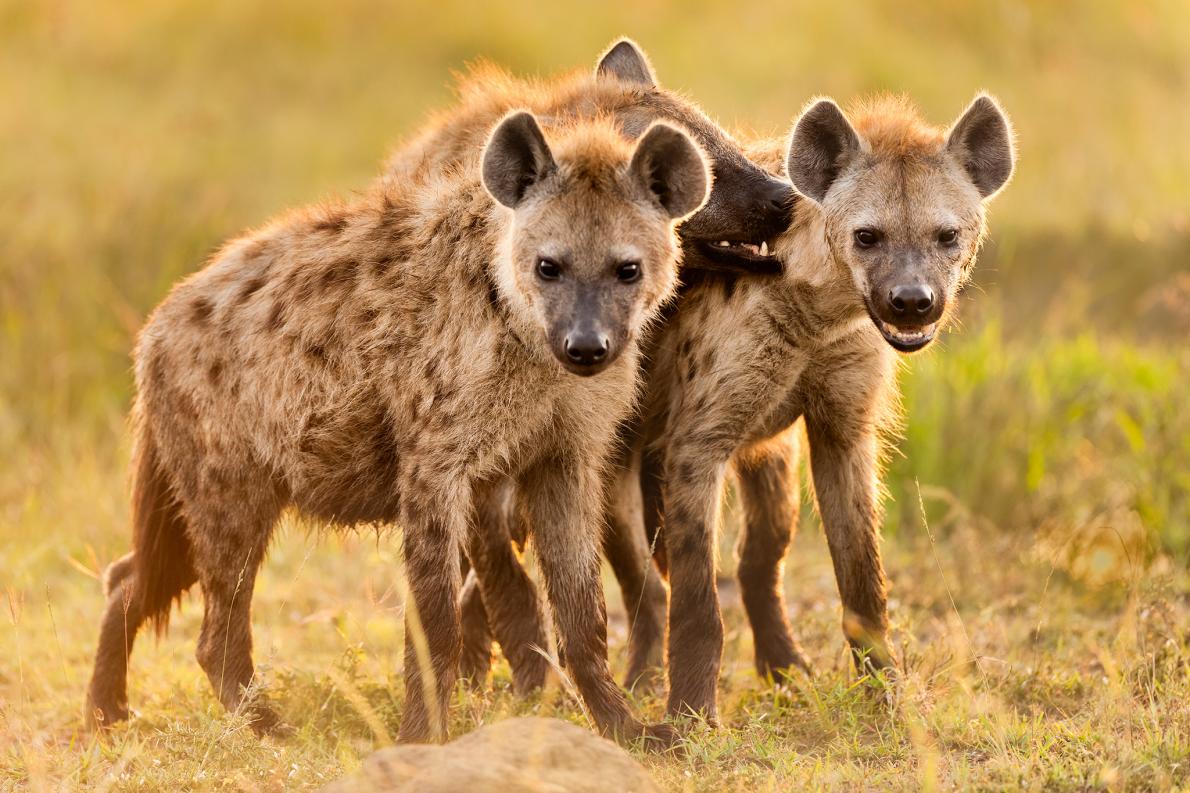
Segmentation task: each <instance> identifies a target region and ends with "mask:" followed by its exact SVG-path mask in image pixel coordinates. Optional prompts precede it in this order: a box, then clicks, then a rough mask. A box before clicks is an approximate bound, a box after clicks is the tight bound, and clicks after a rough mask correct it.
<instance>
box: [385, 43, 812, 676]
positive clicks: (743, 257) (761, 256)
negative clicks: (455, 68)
mask: <svg viewBox="0 0 1190 793" xmlns="http://www.w3.org/2000/svg"><path fill="white" fill-rule="evenodd" d="M458 93H459V101H458V103H457V104H456V105H455V106H454V107H452V108H450V109H449V110H447V111H445V112H443V113H442V114H441V115H440V116H439V117H438V118H437V119H436V120H435V121H434V122H432V123H431V124H429V125H427V127H426V128H425V129H423V130H422V131H421V132H420V133H419V134H418V135H417V136H415V137H414V138H413V139H412V140H410V141H409V142H408V143H406V144H405V145H404V146H402V147H401V148H400V149H399V150H398V151H397V152H395V153H394V155H393V157H392V158H391V159H390V160H389V163H388V167H387V169H386V174H385V178H386V179H392V180H395V181H397V182H402V183H408V182H409V181H417V180H422V179H433V178H436V177H437V175H438V174H441V173H443V172H448V171H449V170H451V169H453V168H457V167H459V165H460V163H464V162H466V161H467V160H468V159H469V158H472V157H474V155H475V152H476V151H477V150H478V147H479V146H481V145H482V143H483V139H482V132H481V131H482V130H483V129H484V128H485V127H486V126H487V125H489V124H491V123H492V122H493V121H494V120H495V119H497V118H499V117H500V116H501V115H502V114H504V113H506V112H507V111H508V110H509V109H510V108H513V107H527V108H529V109H530V110H532V111H533V112H535V113H537V114H538V115H539V116H540V117H541V118H543V119H544V121H543V123H546V124H549V123H556V122H562V123H565V122H566V121H568V120H572V119H575V118H592V117H599V116H606V117H607V118H609V119H611V120H612V121H613V122H614V123H615V124H616V125H617V127H619V128H620V129H621V130H622V131H623V132H624V134H625V135H627V136H628V137H636V136H638V135H639V134H641V132H643V131H644V130H645V129H647V128H648V126H649V125H650V124H651V123H653V122H654V121H656V120H669V121H674V122H677V123H678V124H679V125H680V126H681V127H682V128H683V129H686V130H687V131H689V132H690V134H691V135H692V136H693V137H694V138H695V140H697V141H698V143H699V144H701V146H702V147H703V149H704V150H705V152H706V154H707V157H708V159H709V160H710V163H711V169H712V171H713V172H714V174H715V179H714V184H713V186H712V189H711V195H710V198H708V200H707V203H706V204H705V205H704V206H703V207H702V208H701V209H700V210H699V211H698V212H696V213H695V214H694V215H693V216H692V217H690V218H689V219H687V220H686V221H685V222H684V223H683V224H682V226H681V229H680V232H679V235H680V237H681V241H682V249H683V261H682V266H683V269H685V270H690V269H699V270H713V271H730V272H738V273H745V274H772V273H776V272H779V271H780V264H779V262H777V260H776V259H775V257H774V256H773V255H772V253H771V251H770V249H769V248H770V245H771V244H772V241H773V240H775V238H776V237H777V235H778V234H780V233H781V232H782V231H784V230H785V229H786V228H787V227H788V225H789V221H790V218H791V208H792V205H793V196H794V193H793V189H792V187H791V186H790V185H789V183H788V182H786V181H784V180H782V179H779V178H777V177H775V176H773V175H772V174H769V173H767V172H766V171H765V170H764V169H762V168H760V167H758V166H757V165H756V164H754V163H752V162H750V161H749V160H748V159H747V158H746V157H745V156H744V155H743V153H742V152H741V150H740V146H739V144H738V143H736V142H735V141H734V140H733V139H732V138H731V137H730V136H729V135H728V134H727V133H726V132H724V131H723V130H722V129H721V128H720V127H719V126H718V125H717V124H715V123H714V122H712V121H711V120H710V119H709V118H707V116H706V115H705V114H704V113H703V112H702V111H701V110H700V109H699V108H698V107H697V106H696V105H695V104H694V103H692V102H690V101H689V100H688V99H686V98H684V97H682V96H681V95H679V94H677V93H675V92H673V91H669V90H666V89H665V88H664V87H662V86H660V85H658V82H657V78H656V77H655V76H654V73H653V69H652V67H651V66H650V65H649V62H648V59H647V57H646V56H645V54H644V53H643V52H642V51H641V49H640V48H639V47H638V46H637V45H636V44H634V43H633V42H631V41H629V40H627V39H622V40H620V41H617V42H615V43H614V44H612V46H611V47H609V48H608V50H607V51H606V52H605V53H604V54H603V55H602V56H601V57H600V58H599V59H598V61H597V63H596V66H595V68H594V70H593V71H591V72H585V73H573V74H568V75H562V76H558V77H552V78H550V79H547V80H541V81H530V80H523V79H518V78H516V77H513V76H511V75H509V74H508V73H506V72H504V71H502V70H500V69H499V68H497V67H495V66H491V65H481V66H477V67H475V68H474V69H472V70H471V72H469V73H468V74H467V75H465V76H464V77H463V78H462V79H461V80H460V83H459V86H458ZM508 493H509V491H508V488H507V487H501V488H498V489H496V490H494V491H493V492H492V494H491V496H492V502H493V503H492V504H491V505H490V506H485V507H483V508H481V510H480V512H481V515H482V516H484V517H482V518H481V519H482V520H485V522H487V523H488V525H489V527H490V530H489V531H486V532H482V533H479V534H477V535H475V537H474V539H475V540H476V544H473V545H472V546H471V547H470V548H469V549H468V557H469V558H470V561H471V562H472V563H473V565H474V568H475V570H476V572H477V573H481V572H482V574H481V575H470V576H469V577H468V578H467V580H466V583H465V585H464V596H463V614H464V619H465V622H466V624H467V626H468V630H467V632H466V639H467V640H466V641H465V643H464V649H463V657H462V658H463V661H462V668H463V672H464V674H466V675H467V676H468V677H472V678H480V677H482V676H483V675H484V674H485V673H486V672H487V670H488V668H489V666H490V662H491V654H490V649H491V645H492V640H493V638H494V639H495V640H497V641H498V642H499V643H500V645H501V647H502V649H503V650H504V653H505V655H506V656H508V658H509V661H510V663H511V665H512V668H513V684H514V686H515V688H516V689H517V690H518V691H525V690H528V689H531V688H534V687H536V686H539V685H541V683H542V682H544V680H545V675H546V672H547V670H548V664H547V662H546V659H545V658H543V657H542V656H541V654H540V653H538V652H537V651H536V649H535V648H537V647H540V646H544V645H545V644H547V638H546V630H545V627H544V618H543V616H542V614H541V609H540V604H539V602H538V601H537V600H536V598H535V596H534V590H533V587H532V585H531V583H530V582H529V579H528V578H527V577H526V575H525V573H524V571H523V569H522V568H521V565H520V563H519V561H518V559H517V556H516V554H515V553H514V552H513V548H512V545H511V543H510V542H509V538H510V536H511V535H519V536H523V533H524V528H525V527H524V522H523V520H520V519H516V516H514V515H511V513H507V512H503V511H502V507H501V505H502V504H504V503H505V502H506V501H507V496H508ZM619 505H620V502H619V501H617V502H615V506H617V507H619ZM605 521H606V522H607V523H608V524H611V525H612V526H613V527H616V528H613V530H612V531H609V532H608V534H607V537H608V539H609V540H610V541H611V542H610V543H609V545H608V546H607V548H606V549H605V550H606V552H607V557H608V559H609V560H610V561H611V563H612V567H613V569H614V570H615V573H616V577H617V578H618V579H619V581H620V584H621V588H622V590H623V593H624V599H625V601H627V602H630V603H634V604H635V603H641V602H643V601H648V604H649V605H648V606H647V607H641V608H634V609H632V610H630V612H629V619H630V636H631V639H630V655H631V661H630V664H629V673H628V679H629V680H636V678H637V677H638V676H640V675H641V674H642V673H644V672H645V671H646V670H648V669H649V668H650V666H653V667H656V666H659V665H660V661H661V658H660V654H659V652H658V649H659V647H660V643H661V637H662V636H663V635H664V631H665V602H666V592H665V587H664V585H663V583H662V581H661V579H660V578H659V577H658V575H657V573H656V571H655V570H654V569H653V566H652V564H651V563H649V561H648V556H647V554H644V553H643V551H644V547H643V540H641V539H640V536H641V535H640V533H639V532H634V531H625V530H621V529H620V528H618V527H619V526H622V525H626V524H628V523H631V524H632V525H635V524H637V523H639V518H637V519H633V516H632V515H629V514H625V511H624V510H623V509H618V508H617V509H615V510H612V511H609V513H608V514H607V515H606V516H605ZM625 543H626V544H625ZM485 589H491V590H492V591H493V592H498V593H499V594H498V595H495V596H493V597H492V598H489V599H488V600H487V602H486V603H485V601H484V599H483V598H482V596H481V592H482V590H485Z"/></svg>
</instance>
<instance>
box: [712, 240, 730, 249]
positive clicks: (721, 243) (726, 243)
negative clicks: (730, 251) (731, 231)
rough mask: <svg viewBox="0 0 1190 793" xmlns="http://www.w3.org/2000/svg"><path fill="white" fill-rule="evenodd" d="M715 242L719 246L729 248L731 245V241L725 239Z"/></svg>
mask: <svg viewBox="0 0 1190 793" xmlns="http://www.w3.org/2000/svg"><path fill="white" fill-rule="evenodd" d="M715 244H716V245H718V246H719V247H720V248H730V247H731V243H730V242H728V241H727V240H720V241H719V242H716V243H715Z"/></svg>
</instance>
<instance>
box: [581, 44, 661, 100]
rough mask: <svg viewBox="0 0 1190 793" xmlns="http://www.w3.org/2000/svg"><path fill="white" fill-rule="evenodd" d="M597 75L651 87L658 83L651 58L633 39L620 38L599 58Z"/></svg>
mask: <svg viewBox="0 0 1190 793" xmlns="http://www.w3.org/2000/svg"><path fill="white" fill-rule="evenodd" d="M595 76H596V77H608V78H613V79H616V80H623V81H624V82H626V83H637V84H639V85H644V86H647V87H649V88H653V87H654V86H656V85H657V78H656V77H654V76H653V67H651V66H649V59H648V58H647V57H645V53H644V50H642V49H641V48H640V47H639V46H638V45H637V43H636V42H635V41H633V40H632V39H620V40H619V41H617V42H616V43H615V44H613V45H612V46H611V48H610V49H608V51H607V52H605V53H604V54H603V56H602V57H601V58H600V59H599V64H598V65H597V66H596V67H595Z"/></svg>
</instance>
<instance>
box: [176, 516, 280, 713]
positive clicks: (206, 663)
mask: <svg viewBox="0 0 1190 793" xmlns="http://www.w3.org/2000/svg"><path fill="white" fill-rule="evenodd" d="M224 503H227V504H231V503H234V502H232V501H231V500H230V499H227V500H224ZM279 512H280V509H279V506H277V505H272V504H270V505H268V506H264V505H261V504H259V502H255V503H254V501H253V500H244V501H240V502H239V504H238V508H236V509H228V510H226V511H224V510H218V509H215V510H210V511H209V513H210V514H209V515H207V516H203V517H199V516H196V515H194V514H193V511H192V513H191V518H192V523H191V527H192V531H191V543H192V547H193V554H194V568H195V570H196V571H197V573H198V580H199V584H201V586H202V592H203V619H202V628H201V630H200V632H199V637H198V649H197V652H196V656H197V658H198V663H199V666H201V667H202V669H203V671H204V672H206V675H207V679H209V680H210V681H211V686H212V688H214V690H215V694H216V696H217V697H218V698H219V701H220V702H222V703H223V706H224V707H225V708H227V710H228V711H230V712H233V713H234V712H236V711H239V710H241V709H242V710H244V711H245V712H246V713H247V714H248V717H249V719H250V721H251V724H252V728H253V729H254V730H255V731H256V732H257V733H258V734H261V735H263V734H265V733H270V732H275V731H278V730H279V729H280V728H281V727H282V725H281V720H280V718H279V717H278V716H277V713H276V712H275V711H274V710H273V709H272V708H271V707H269V705H268V704H267V703H266V702H265V700H264V698H263V697H262V696H259V695H256V694H252V696H251V697H249V693H250V692H251V688H250V687H251V685H252V681H253V678H254V676H255V667H254V666H253V663H252V625H251V613H252V593H253V589H254V587H255V585H256V574H257V572H258V571H259V569H260V564H261V562H262V561H263V560H264V553H265V549H266V547H267V545H268V539H269V536H270V534H271V532H272V528H273V524H274V523H275V522H276V520H277V517H278V514H279Z"/></svg>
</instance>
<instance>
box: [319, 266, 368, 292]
mask: <svg viewBox="0 0 1190 793" xmlns="http://www.w3.org/2000/svg"><path fill="white" fill-rule="evenodd" d="M358 264H359V263H358V262H357V261H356V260H355V259H341V260H340V261H337V262H334V263H333V264H331V265H330V266H329V267H327V268H326V269H325V270H323V272H322V276H321V277H320V278H319V279H318V285H319V287H321V288H322V289H323V290H328V289H334V288H335V287H344V286H349V285H351V284H352V283H354V282H355V276H356V268H357V267H358Z"/></svg>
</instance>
